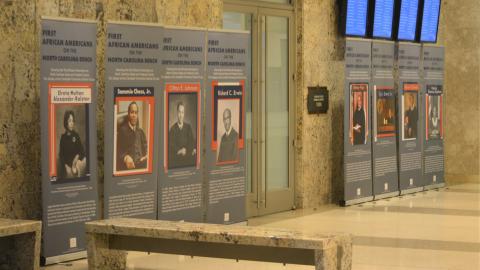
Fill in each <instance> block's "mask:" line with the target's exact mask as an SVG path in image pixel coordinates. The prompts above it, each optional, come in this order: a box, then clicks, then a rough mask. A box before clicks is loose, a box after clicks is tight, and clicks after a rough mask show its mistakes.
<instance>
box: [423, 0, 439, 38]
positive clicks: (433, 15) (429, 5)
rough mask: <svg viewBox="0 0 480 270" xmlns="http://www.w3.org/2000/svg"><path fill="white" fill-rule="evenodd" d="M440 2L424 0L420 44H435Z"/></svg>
mask: <svg viewBox="0 0 480 270" xmlns="http://www.w3.org/2000/svg"><path fill="white" fill-rule="evenodd" d="M439 15H440V0H425V4H424V6H423V16H422V30H421V32H420V41H421V42H436V41H437V30H438V16H439Z"/></svg>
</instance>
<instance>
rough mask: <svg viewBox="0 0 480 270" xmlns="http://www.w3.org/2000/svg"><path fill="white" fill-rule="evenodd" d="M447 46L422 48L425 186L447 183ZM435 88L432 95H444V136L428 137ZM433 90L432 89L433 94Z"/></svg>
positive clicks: (442, 111) (442, 110) (425, 46)
mask: <svg viewBox="0 0 480 270" xmlns="http://www.w3.org/2000/svg"><path fill="white" fill-rule="evenodd" d="M444 58H445V48H444V47H439V46H432V45H424V46H423V50H422V68H423V70H422V75H423V83H422V91H423V93H424V96H425V101H424V104H425V107H424V110H422V116H423V117H422V119H425V120H424V121H425V128H424V129H423V131H424V132H423V140H424V145H423V182H424V185H425V188H429V187H433V186H438V185H444V184H445V175H444V174H445V168H444V159H445V158H444V146H443V142H444V137H443V136H444V133H445V113H444V112H445V95H444V90H443V85H444V83H443V82H444V63H445V59H444ZM429 89H430V90H435V92H436V93H435V94H433V95H432V96H437V97H440V96H441V97H442V103H443V104H442V105H441V106H443V108H442V109H441V113H442V116H441V118H442V123H441V125H442V132H441V133H442V137H440V138H430V139H427V137H428V135H429V134H427V133H426V132H427V128H426V125H427V123H428V121H429V119H428V115H427V112H428V110H429V108H428V107H426V104H427V102H426V100H427V99H428V94H429V93H428V92H429ZM432 92H433V91H430V94H432Z"/></svg>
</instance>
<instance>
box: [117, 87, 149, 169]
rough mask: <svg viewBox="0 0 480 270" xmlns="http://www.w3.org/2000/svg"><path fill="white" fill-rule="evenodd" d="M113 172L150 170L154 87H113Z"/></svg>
mask: <svg viewBox="0 0 480 270" xmlns="http://www.w3.org/2000/svg"><path fill="white" fill-rule="evenodd" d="M114 102H115V106H114V123H113V127H114V132H113V134H114V135H113V136H114V139H113V141H114V144H113V145H114V146H113V149H114V150H113V168H114V170H113V175H114V176H123V175H134V174H146V173H152V160H153V140H154V139H153V133H154V108H155V106H154V104H155V97H154V89H153V87H115V88H114Z"/></svg>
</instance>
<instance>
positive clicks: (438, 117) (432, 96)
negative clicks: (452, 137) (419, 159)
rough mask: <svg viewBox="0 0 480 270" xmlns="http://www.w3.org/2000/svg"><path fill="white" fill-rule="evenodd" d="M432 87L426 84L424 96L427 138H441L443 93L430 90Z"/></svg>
mask: <svg viewBox="0 0 480 270" xmlns="http://www.w3.org/2000/svg"><path fill="white" fill-rule="evenodd" d="M434 87H436V88H438V86H430V85H427V94H426V98H425V110H426V114H425V116H426V119H425V122H426V139H427V140H435V139H443V94H438V93H437V92H435V91H430V90H431V88H432V89H433V88H434Z"/></svg>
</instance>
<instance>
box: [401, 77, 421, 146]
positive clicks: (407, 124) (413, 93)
mask: <svg viewBox="0 0 480 270" xmlns="http://www.w3.org/2000/svg"><path fill="white" fill-rule="evenodd" d="M419 90H420V86H419V84H418V83H405V84H404V85H403V94H402V140H404V141H408V140H415V139H417V136H418V93H419Z"/></svg>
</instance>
